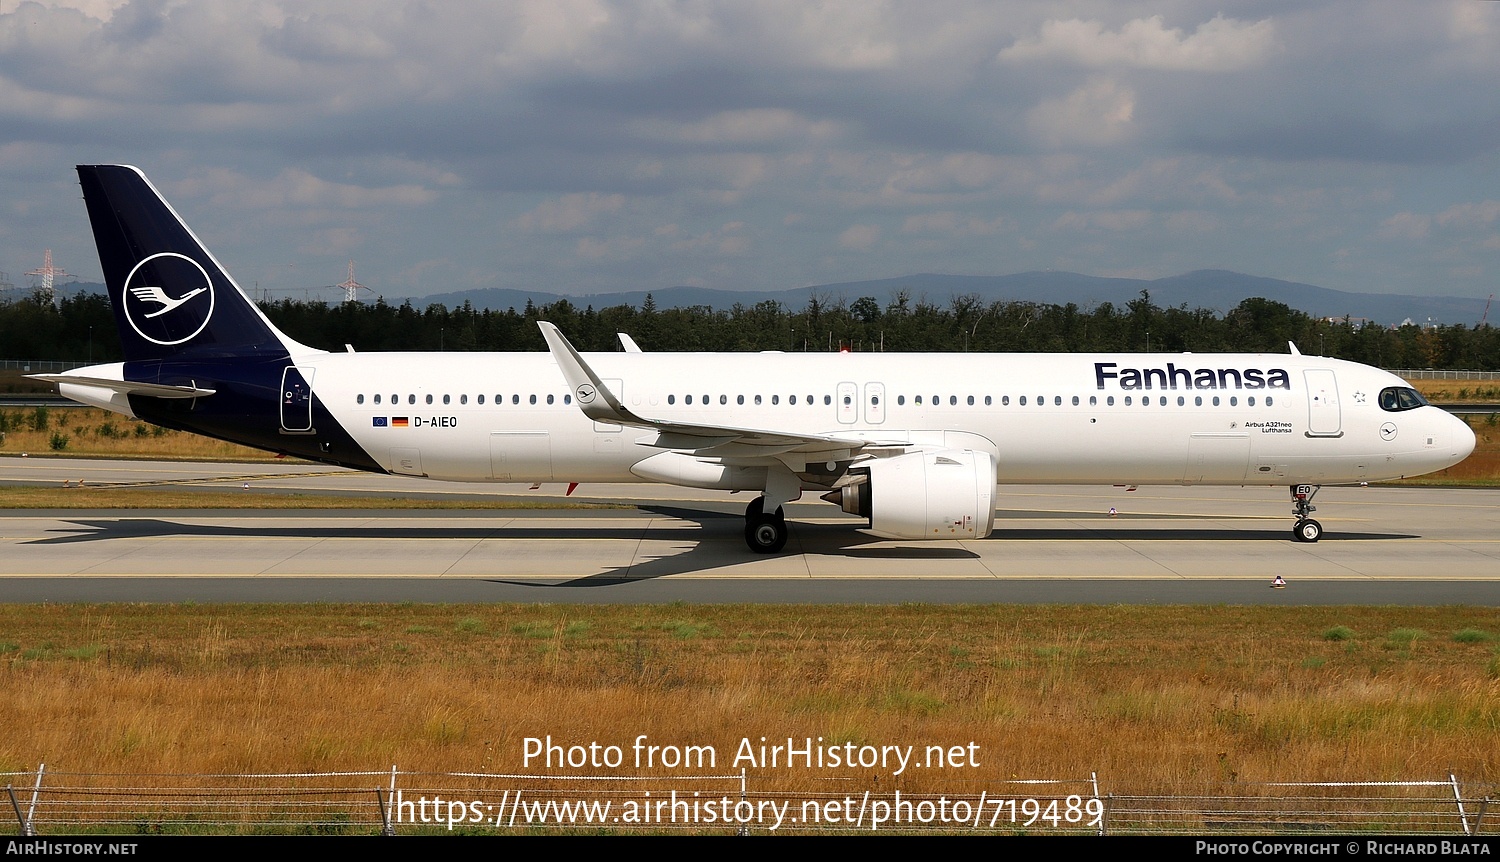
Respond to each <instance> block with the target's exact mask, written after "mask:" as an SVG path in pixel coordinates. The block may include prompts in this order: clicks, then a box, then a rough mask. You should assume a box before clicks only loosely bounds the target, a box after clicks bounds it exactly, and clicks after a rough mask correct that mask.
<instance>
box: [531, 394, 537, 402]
mask: <svg viewBox="0 0 1500 862" xmlns="http://www.w3.org/2000/svg"><path fill="white" fill-rule="evenodd" d="M531 403H532V404H535V403H536V396H535V395H533V396H531Z"/></svg>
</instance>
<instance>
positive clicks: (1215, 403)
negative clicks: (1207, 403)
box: [1214, 395, 1219, 407]
mask: <svg viewBox="0 0 1500 862" xmlns="http://www.w3.org/2000/svg"><path fill="white" fill-rule="evenodd" d="M1214 406H1215V407H1218V406H1219V396H1217V395H1215V396H1214Z"/></svg>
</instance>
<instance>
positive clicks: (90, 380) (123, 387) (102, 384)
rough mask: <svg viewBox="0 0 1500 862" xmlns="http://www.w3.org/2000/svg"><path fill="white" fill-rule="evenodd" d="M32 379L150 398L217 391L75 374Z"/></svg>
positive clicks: (180, 396)
mask: <svg viewBox="0 0 1500 862" xmlns="http://www.w3.org/2000/svg"><path fill="white" fill-rule="evenodd" d="M26 376H27V377H30V378H31V379H32V380H43V381H46V382H47V383H57V384H63V383H71V384H74V385H76V386H96V387H98V388H100V389H108V390H110V391H111V392H118V393H120V394H121V395H145V396H148V397H150V398H202V397H204V396H206V395H212V394H214V392H216V391H218V390H215V389H204V388H202V387H199V386H166V385H164V384H161V383H137V382H136V381H134V380H109V379H107V378H103V377H80V376H78V375H76V374H28V375H26Z"/></svg>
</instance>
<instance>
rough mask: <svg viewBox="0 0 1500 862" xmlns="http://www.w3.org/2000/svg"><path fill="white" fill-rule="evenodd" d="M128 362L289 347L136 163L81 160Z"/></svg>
mask: <svg viewBox="0 0 1500 862" xmlns="http://www.w3.org/2000/svg"><path fill="white" fill-rule="evenodd" d="M78 179H79V182H80V183H81V184H82V186H83V199H84V202H85V203H87V204H88V208H89V222H90V223H91V224H92V225H93V228H94V242H95V244H96V245H97V246H98V248H99V263H100V264H101V265H102V266H103V267H104V282H105V284H106V285H107V286H108V288H109V299H110V305H111V306H112V307H113V308H114V313H115V324H116V326H117V327H118V328H119V331H120V345H121V348H122V349H123V350H124V353H125V359H126V361H127V362H149V361H152V360H166V359H185V358H189V357H191V358H193V359H200V360H208V359H214V358H227V357H247V356H260V357H264V356H265V355H266V354H270V355H274V356H285V355H286V354H287V353H288V352H289V350H290V349H292V348H294V347H295V346H296V345H294V343H293V342H291V341H290V340H289V339H287V338H286V337H285V336H284V335H282V334H281V333H280V332H277V331H276V328H275V327H274V326H272V325H271V323H270V321H268V320H266V318H265V317H264V316H263V315H262V314H261V313H260V309H258V308H256V307H255V306H254V304H253V303H251V302H250V301H249V300H248V299H247V298H246V297H245V295H244V294H243V293H241V292H240V289H239V287H238V286H237V285H235V283H234V280H233V279H231V278H230V277H229V275H228V274H227V273H225V272H224V270H223V268H222V267H220V266H219V263H218V261H216V260H214V257H213V255H211V254H209V253H208V250H207V249H206V248H204V247H203V244H202V243H200V242H199V241H198V238H197V237H195V236H193V232H192V231H191V230H188V227H187V225H185V224H183V222H182V219H180V218H178V216H177V213H176V212H174V211H173V210H172V207H171V206H170V205H168V204H167V202H166V201H165V200H163V199H162V196H161V194H160V193H159V192H157V191H156V189H155V188H154V187H153V186H152V185H151V182H150V181H149V180H147V179H146V176H145V174H143V173H141V172H140V170H138V169H136V168H133V167H130V166H128V165H79V166H78Z"/></svg>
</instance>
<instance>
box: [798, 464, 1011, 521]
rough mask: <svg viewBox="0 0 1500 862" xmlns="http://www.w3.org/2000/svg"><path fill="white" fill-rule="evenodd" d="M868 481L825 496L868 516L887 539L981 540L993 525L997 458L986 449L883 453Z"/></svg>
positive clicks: (868, 469) (869, 466)
mask: <svg viewBox="0 0 1500 862" xmlns="http://www.w3.org/2000/svg"><path fill="white" fill-rule="evenodd" d="M858 470H859V472H862V473H866V474H867V475H868V481H865V482H859V483H856V484H853V485H846V486H844V487H842V488H840V489H839V490H837V491H834V492H832V493H830V494H828V495H825V496H824V498H823V499H825V500H828V501H829V502H832V503H838V504H839V505H840V506H841V507H842V508H843V509H844V511H846V512H849V513H850V514H857V515H862V516H864V517H866V518H869V519H870V531H871V532H873V533H875V534H876V535H878V536H885V537H886V538H890V539H982V538H984V537H985V536H988V535H989V534H990V531H991V530H993V529H994V528H995V462H994V459H993V458H991V457H990V454H989V453H988V452H976V451H973V450H970V449H963V450H959V449H944V450H941V451H936V452H913V453H911V454H908V455H898V456H897V457H895V458H881V459H877V460H874V461H870V462H869V463H868V464H866V465H862V466H861V467H859V468H858Z"/></svg>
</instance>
